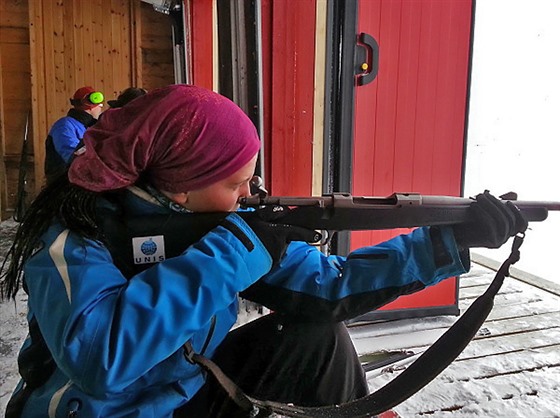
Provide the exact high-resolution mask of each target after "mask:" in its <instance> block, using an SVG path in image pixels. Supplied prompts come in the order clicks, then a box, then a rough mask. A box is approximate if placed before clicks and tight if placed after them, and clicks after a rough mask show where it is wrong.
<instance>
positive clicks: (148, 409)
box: [18, 204, 469, 418]
mask: <svg viewBox="0 0 560 418" xmlns="http://www.w3.org/2000/svg"><path fill="white" fill-rule="evenodd" d="M146 207H147V206H146V205H145V204H144V209H146ZM157 211H161V208H158V209H157ZM228 220H229V221H231V222H232V223H233V224H235V225H237V226H238V227H239V229H240V230H241V231H242V232H243V233H244V234H246V236H247V237H248V238H249V239H250V241H252V242H253V244H254V248H253V249H252V250H249V249H248V248H247V247H246V246H245V245H244V244H243V243H242V242H241V241H240V240H239V239H238V238H237V237H236V236H235V235H234V234H233V233H232V232H230V230H228V229H226V228H224V227H222V226H218V227H217V228H215V229H214V230H212V231H210V232H209V233H208V234H207V235H205V236H204V238H203V239H201V240H200V241H199V242H197V243H196V244H194V245H192V246H190V247H189V248H188V249H187V250H186V251H184V252H183V253H182V254H181V255H180V256H177V257H174V258H169V259H167V260H165V261H162V262H160V263H158V264H156V265H154V266H152V267H150V268H148V269H147V270H144V271H143V272H141V273H139V274H136V275H134V276H133V277H131V278H129V279H126V278H125V277H124V276H123V274H122V273H121V271H119V270H118V269H117V268H116V266H115V264H114V263H113V259H112V256H111V253H110V252H109V251H108V250H107V248H106V247H105V246H104V245H102V244H100V243H98V242H94V241H91V240H84V239H83V238H82V237H80V236H78V235H76V234H75V233H73V232H71V231H69V230H67V229H64V228H63V227H61V226H60V225H58V224H55V225H52V226H51V227H50V229H49V230H48V231H47V232H46V233H45V235H44V236H43V239H42V246H40V248H38V249H37V250H36V252H35V253H34V254H33V256H32V257H31V258H30V259H29V260H28V261H27V263H26V264H25V268H24V273H25V283H26V286H27V289H28V293H29V301H28V304H29V314H28V315H29V320H30V321H31V319H32V318H35V319H36V321H37V322H38V325H39V328H40V331H41V334H42V336H43V338H44V340H45V342H46V344H47V346H48V348H49V350H50V352H51V353H52V356H53V358H54V360H55V362H56V368H55V371H54V373H53V374H52V376H51V377H50V378H49V379H48V381H47V382H46V384H44V385H43V386H41V387H39V388H38V389H35V390H34V391H33V393H32V394H31V397H30V398H29V399H28V401H27V403H26V404H25V407H24V411H23V415H22V416H23V417H41V418H44V417H60V418H62V417H68V416H73V417H88V418H97V417H105V418H106V417H153V418H164V417H172V415H173V411H174V410H175V409H176V408H178V407H179V406H181V405H183V404H185V403H186V402H188V400H189V399H191V398H192V397H193V396H194V395H195V394H196V392H197V391H198V390H199V389H200V387H201V386H202V385H203V383H204V379H205V377H204V375H203V373H202V372H201V370H200V368H199V366H197V365H193V364H190V363H189V362H187V361H186V360H185V358H184V355H183V349H182V346H183V344H184V343H185V342H186V341H191V343H192V345H193V347H194V349H195V351H197V352H200V350H202V347H203V346H204V344H205V342H206V341H207V339H209V344H208V345H207V348H206V351H205V352H204V353H203V354H204V355H206V356H209V357H211V356H212V354H213V353H214V351H215V349H216V347H217V346H218V345H219V344H220V343H221V342H222V341H223V339H224V337H225V336H226V334H227V333H228V331H229V330H230V329H231V327H232V326H233V324H234V323H235V321H236V317H237V306H238V294H239V292H241V291H244V290H245V289H247V288H248V287H249V286H251V285H252V284H254V283H256V282H257V281H258V284H259V285H260V287H259V286H257V289H256V293H261V294H264V295H265V297H264V299H266V294H267V293H268V294H272V297H269V298H268V299H269V300H270V301H271V303H270V305H274V302H273V301H274V300H275V299H279V296H281V295H283V294H284V295H287V294H292V295H295V297H294V298H292V299H291V300H292V301H293V305H294V306H292V307H291V308H290V309H291V310H292V311H293V313H296V314H297V312H298V310H300V309H301V312H302V313H303V314H305V312H304V310H305V309H309V308H303V306H309V305H316V306H318V307H320V308H319V310H321V309H322V308H324V307H328V308H330V309H331V311H332V312H335V313H334V314H333V318H335V319H341V318H344V317H345V315H346V314H344V313H340V312H341V310H342V311H346V310H347V309H350V308H348V306H350V305H351V304H350V305H349V304H348V300H349V299H351V298H348V297H349V296H353V295H355V296H356V298H357V299H359V300H360V303H362V304H363V303H364V302H363V300H364V299H366V300H368V301H369V306H371V307H377V306H381V305H383V304H385V303H387V302H389V301H390V300H392V299H394V298H396V297H397V296H398V295H399V294H402V293H409V292H411V291H414V290H418V289H420V288H422V287H425V286H430V285H433V284H435V283H437V282H439V281H441V280H443V279H445V278H447V277H450V276H455V275H458V274H462V273H464V272H465V271H467V270H468V269H469V265H468V264H469V261H468V260H463V261H461V257H460V254H459V252H458V250H457V247H456V244H455V241H454V238H453V234H452V231H451V229H450V228H448V227H443V228H441V245H443V247H444V250H445V251H446V252H447V254H448V255H449V260H448V263H447V264H445V265H439V266H436V263H435V262H434V248H433V246H432V242H431V239H430V234H429V229H428V228H419V229H416V230H415V231H413V232H412V233H411V234H409V235H403V236H399V237H396V238H394V239H392V240H390V241H387V242H385V243H383V244H380V245H376V246H373V247H365V248H361V249H359V250H357V251H354V252H353V253H352V254H350V255H349V256H348V257H347V258H344V257H339V256H330V257H327V256H324V255H323V254H322V253H321V252H320V251H318V250H317V249H316V248H314V247H312V246H309V245H307V244H305V243H302V242H294V243H292V244H290V245H289V247H288V249H287V252H286V255H285V257H284V259H283V260H282V262H281V263H280V265H279V266H278V267H277V268H275V269H274V270H273V271H271V272H269V270H270V268H271V264H272V260H271V257H270V256H269V254H268V253H267V251H266V249H265V248H264V246H263V245H262V244H261V243H260V241H259V240H258V239H257V237H256V235H255V234H254V233H253V231H252V230H251V229H250V228H249V227H248V225H247V224H246V223H245V222H244V221H243V220H242V219H241V217H240V216H238V215H237V214H230V215H229V216H228ZM438 251H441V248H440V249H439V250H438ZM440 264H441V263H440ZM259 279H260V280H259ZM249 293H250V292H249ZM298 298H299V299H298ZM343 300H344V302H343ZM298 301H299V302H298ZM265 302H266V300H265ZM300 302H301V305H299V306H298V304H299V303H300ZM321 306H322V307H321ZM341 306H343V307H342V308H341ZM271 307H272V308H274V309H283V308H285V306H284V307H282V306H281V305H279V306H271ZM327 310H328V309H327ZM337 312H338V313H337ZM212 322H215V328H214V329H213V331H211V323H212ZM28 344H29V338H28V340H27V341H26V342H25V344H24V347H23V349H22V351H23V350H24V349H25V347H26V345H28ZM18 389H21V383H20V385H19V387H18ZM72 413H74V415H71V414H72Z"/></svg>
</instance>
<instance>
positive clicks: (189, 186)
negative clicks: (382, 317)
mask: <svg viewBox="0 0 560 418" xmlns="http://www.w3.org/2000/svg"><path fill="white" fill-rule="evenodd" d="M259 147H260V141H259V138H258V136H257V133H256V130H255V128H254V126H253V124H252V123H251V121H250V120H249V119H248V117H247V116H246V115H245V114H244V113H243V112H242V111H241V110H240V109H239V108H238V107H237V106H236V105H235V104H234V103H232V102H231V101H230V100H228V99H226V98H224V97H223V96H220V95H218V94H216V93H213V92H211V91H207V90H204V89H201V88H197V87H194V86H187V85H176V86H170V87H166V88H163V89H159V90H154V91H152V92H150V93H148V94H147V95H145V96H143V97H140V98H138V99H136V100H134V101H133V102H131V103H130V104H129V105H127V106H125V107H123V108H122V109H117V110H114V111H111V112H108V113H107V115H106V116H105V117H104V118H102V120H101V121H100V122H99V123H98V124H96V125H95V126H94V127H92V128H91V129H89V130H88V131H87V132H86V134H85V137H84V147H83V148H82V149H81V150H79V151H78V152H77V155H76V156H75V157H74V160H73V162H72V163H71V166H70V168H69V171H68V172H67V173H66V174H65V175H63V176H62V177H60V178H58V179H57V180H56V181H55V182H54V183H53V184H51V185H49V186H48V187H47V188H46V189H44V190H43V191H42V192H41V193H40V194H39V196H38V197H37V198H36V200H35V201H34V202H33V204H32V205H31V207H30V208H29V210H28V212H27V213H26V215H25V219H24V220H23V222H22V224H21V225H20V228H19V230H18V233H17V236H16V240H15V242H14V244H13V246H12V248H11V250H10V252H9V258H8V259H7V260H6V263H5V264H4V266H3V268H2V275H3V282H2V286H1V290H2V296H3V298H9V297H15V295H16V292H17V291H18V290H19V288H20V287H23V289H24V290H25V291H26V292H27V294H28V296H29V297H28V306H29V314H28V318H29V330H30V333H29V336H28V338H27V339H26V341H25V343H24V345H23V347H22V349H21V352H20V355H19V369H20V373H21V375H22V379H21V381H20V383H19V384H18V386H17V388H16V389H15V391H14V394H13V395H12V398H11V400H10V403H9V405H8V412H7V416H8V417H16V416H17V417H45V416H51V417H68V416H74V417H78V416H83V417H88V418H93V417H125V416H126V417H130V416H135V417H157V418H162V417H214V416H224V417H232V416H247V412H246V411H243V410H242V409H240V408H239V407H238V406H237V405H236V404H234V403H233V402H231V401H230V400H229V398H228V396H226V395H225V393H224V391H223V390H222V389H221V388H220V386H219V385H218V384H217V383H216V382H215V381H214V379H213V378H211V377H208V376H207V375H206V373H205V372H204V371H203V370H202V369H201V367H200V366H199V365H198V364H195V363H193V362H192V361H190V360H192V354H193V353H197V354H202V355H203V356H204V357H207V358H211V359H212V360H213V361H214V362H216V363H217V364H218V365H219V366H220V367H221V368H222V370H223V371H224V372H225V373H226V375H228V376H229V377H230V378H231V379H232V380H233V381H235V382H236V383H237V384H238V385H239V386H240V387H241V388H242V389H243V390H244V391H245V392H246V393H247V394H249V395H251V396H253V397H256V398H260V399H269V400H273V401H280V402H292V403H294V404H297V405H308V406H320V405H330V404H340V403H343V402H347V401H350V400H353V399H357V398H359V397H362V396H365V395H366V394H367V393H368V388H367V384H366V380H365V376H364V372H363V370H362V368H361V366H360V362H359V361H358V358H357V355H356V352H355V350H354V348H353V345H352V342H351V340H350V338H349V335H348V332H347V330H346V328H345V326H344V325H343V323H342V322H341V321H344V320H346V319H350V318H352V317H355V316H357V315H360V314H362V313H364V312H367V311H370V310H373V309H376V308H378V307H380V306H382V305H384V304H386V303H388V302H390V301H392V300H394V299H395V298H397V297H398V296H400V295H403V294H409V293H413V292H416V291H418V290H421V289H423V288H425V287H427V286H431V285H434V284H436V283H438V282H439V281H441V280H443V279H445V278H447V277H450V276H456V275H459V274H462V273H464V272H466V271H467V270H468V269H469V268H470V263H469V256H468V248H469V247H472V246H487V247H499V246H501V245H502V244H503V243H504V242H505V241H507V239H508V238H509V237H510V236H512V235H514V234H515V233H516V232H518V231H519V230H522V229H523V228H524V227H526V222H524V220H523V219H522V218H521V216H520V215H519V212H518V211H517V210H516V208H515V207H513V206H508V205H504V204H503V203H501V202H500V201H498V200H497V199H496V198H494V197H493V196H491V195H490V194H488V193H485V194H481V195H479V196H478V197H477V201H476V202H475V203H473V207H475V208H476V210H474V212H475V213H476V214H477V215H476V216H475V218H476V219H475V220H474V221H473V222H472V223H471V224H469V225H466V226H465V225H459V226H454V227H431V228H428V227H425V228H418V229H416V230H414V231H413V232H411V233H410V234H407V235H402V236H399V237H396V238H393V239H391V240H389V241H387V242H385V243H382V244H379V245H376V246H372V247H364V248H360V249H358V250H356V251H354V252H353V253H351V254H350V255H349V256H348V257H340V256H325V255H323V254H322V253H321V252H320V251H318V250H317V249H316V248H315V247H313V246H311V245H309V244H307V243H306V241H307V242H309V241H312V240H313V239H315V238H316V234H315V232H314V231H309V230H306V229H302V228H299V227H291V226H287V225H278V224H275V223H274V222H273V221H272V222H270V221H267V220H266V218H267V217H266V216H261V215H259V214H258V213H259V212H253V213H251V214H244V216H243V217H241V216H240V215H239V213H236V211H237V210H238V207H239V206H238V200H239V198H241V197H246V196H248V195H249V194H250V191H249V181H250V179H251V177H252V176H253V172H254V170H255V164H256V160H257V153H258V150H259ZM216 211H218V212H231V213H230V214H229V215H227V217H225V219H224V220H223V222H221V223H220V225H218V226H216V227H214V228H213V229H212V230H210V231H208V233H206V234H205V235H204V236H203V237H202V238H201V239H200V240H198V241H196V242H194V243H192V245H188V244H185V247H184V248H183V249H182V251H181V253H180V255H178V256H176V257H172V258H169V259H166V260H164V261H162V262H159V263H157V264H155V265H153V266H151V267H149V268H147V269H145V270H144V271H141V272H136V273H130V270H129V269H128V267H130V264H132V260H130V259H129V260H127V259H126V257H124V258H125V259H124V261H123V254H121V253H120V248H119V245H118V243H117V242H116V241H115V236H117V241H118V234H115V231H119V225H122V224H124V222H125V221H126V220H131V219H134V218H135V217H139V216H145V215H147V214H148V215H149V214H153V215H155V214H172V213H176V212H179V213H187V212H216ZM240 293H241V294H242V295H243V296H244V297H246V298H248V299H250V300H253V301H255V302H259V303H262V304H264V305H266V306H267V307H269V308H271V309H272V310H273V311H274V313H273V314H269V315H266V316H265V317H263V318H260V319H258V320H255V321H253V322H250V323H249V324H246V325H243V326H241V327H238V328H236V329H235V330H233V331H232V330H231V329H232V327H233V325H234V323H235V321H236V318H237V307H238V295H239V294H240Z"/></svg>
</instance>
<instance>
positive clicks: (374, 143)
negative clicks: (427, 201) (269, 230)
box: [351, 0, 472, 309]
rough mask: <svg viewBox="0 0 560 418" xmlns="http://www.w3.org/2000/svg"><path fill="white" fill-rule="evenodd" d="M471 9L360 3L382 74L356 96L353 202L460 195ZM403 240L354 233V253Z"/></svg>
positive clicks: (447, 290) (451, 295)
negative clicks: (402, 195)
mask: <svg viewBox="0 0 560 418" xmlns="http://www.w3.org/2000/svg"><path fill="white" fill-rule="evenodd" d="M471 7H472V4H471V0H446V1H444V0H424V1H407V0H362V1H360V2H359V19H358V31H359V32H366V33H369V34H371V35H372V36H373V37H374V38H375V39H376V40H377V41H378V43H379V73H378V76H377V78H376V80H374V81H373V82H372V83H371V84H368V85H365V86H361V87H358V88H357V89H356V102H355V105H356V120H355V144H354V147H355V148H354V170H353V189H352V193H353V194H354V195H370V196H386V195H389V194H391V193H393V192H418V193H423V194H443V195H454V196H459V195H460V192H461V172H462V162H463V143H464V130H465V115H466V103H467V83H468V72H469V56H470V36H471ZM399 232H403V231H372V232H360V233H353V234H352V237H351V247H352V248H357V247H361V246H363V245H368V244H371V243H377V242H380V241H383V240H386V239H388V238H390V237H392V236H394V235H396V234H397V233H399ZM404 232H406V231H404ZM455 286H456V283H455V282H454V280H448V281H446V282H445V283H442V284H441V285H438V286H436V287H435V288H431V289H427V290H426V291H423V292H421V293H419V294H417V295H414V296H407V297H403V298H400V299H399V300H398V301H397V302H396V303H393V304H391V305H389V306H388V307H387V308H388V309H393V308H402V307H412V306H416V305H420V306H440V305H447V304H453V303H455Z"/></svg>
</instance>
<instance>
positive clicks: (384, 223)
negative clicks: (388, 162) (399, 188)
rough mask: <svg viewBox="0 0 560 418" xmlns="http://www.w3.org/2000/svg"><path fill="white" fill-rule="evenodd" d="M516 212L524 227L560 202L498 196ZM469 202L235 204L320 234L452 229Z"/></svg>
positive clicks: (402, 196) (397, 197)
mask: <svg viewBox="0 0 560 418" xmlns="http://www.w3.org/2000/svg"><path fill="white" fill-rule="evenodd" d="M500 198H501V199H502V201H503V202H508V201H509V202H511V203H513V204H514V205H515V206H517V207H518V208H519V210H520V211H521V213H522V214H523V216H524V217H525V219H527V221H529V222H540V221H544V220H545V219H546V218H547V217H548V211H550V210H552V211H557V210H560V202H552V201H523V200H517V194H515V193H513V192H510V193H507V194H505V195H503V196H500ZM473 202H474V200H473V199H471V198H465V197H452V196H431V195H421V194H418V193H393V194H392V195H390V196H387V197H366V196H360V197H355V196H352V195H350V194H348V193H333V194H329V195H324V196H321V197H288V196H280V197H278V196H268V195H267V193H266V191H265V190H264V189H263V190H262V191H259V193H258V194H256V195H254V196H251V197H245V198H242V199H240V201H239V203H240V205H241V207H242V208H255V209H256V210H257V211H258V210H259V209H260V208H264V207H267V206H268V207H270V206H272V207H274V208H275V209H274V210H275V211H276V212H278V215H277V218H275V222H281V223H284V224H288V225H296V226H301V227H305V228H309V229H315V230H324V231H368V230H382V229H394V228H414V227H420V226H436V225H453V224H458V223H463V222H468V221H469V219H470V216H471V215H470V205H471V204H472V203H473Z"/></svg>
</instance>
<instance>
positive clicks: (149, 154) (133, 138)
mask: <svg viewBox="0 0 560 418" xmlns="http://www.w3.org/2000/svg"><path fill="white" fill-rule="evenodd" d="M84 146H85V151H84V150H80V151H79V152H77V155H76V157H75V158H74V161H73V162H72V164H71V165H70V169H69V173H68V176H69V179H70V182H71V183H73V184H76V185H78V186H81V187H83V188H85V189H87V190H91V191H95V192H103V191H109V190H117V189H122V188H125V187H127V186H130V185H133V184H134V183H135V182H136V181H137V180H138V179H139V177H140V175H143V178H145V179H147V181H149V182H150V183H151V184H152V185H153V186H154V187H156V188H158V189H159V190H165V191H168V192H172V193H179V192H188V191H191V190H196V189H201V188H204V187H206V186H209V185H211V184H214V183H216V182H218V181H221V180H223V179H225V178H227V177H229V176H230V175H232V174H233V173H235V172H236V171H237V170H239V169H240V168H242V167H243V166H244V165H246V164H247V163H248V162H249V161H250V160H251V159H252V158H253V157H254V156H255V155H256V154H257V152H258V150H259V147H260V140H259V137H258V135H257V131H256V129H255V126H254V125H253V123H252V122H251V120H250V119H249V118H248V117H247V115H246V114H245V113H243V111H242V110H241V109H240V108H239V107H238V106H237V105H236V104H235V103H233V102H232V101H230V100H229V99H227V98H226V97H224V96H221V95H219V94H217V93H214V92H212V91H210V90H206V89H203V88H200V87H195V86H192V85H173V86H168V87H164V88H161V89H157V90H153V91H151V92H150V93H148V94H146V95H145V96H142V97H139V98H137V99H136V100H134V101H132V102H130V103H129V104H127V105H126V106H125V107H123V108H120V109H112V110H108V111H106V112H105V113H104V114H103V116H102V117H101V119H100V121H99V122H98V123H96V124H95V125H94V126H93V127H91V128H89V129H88V130H87V131H86V133H85V136H84Z"/></svg>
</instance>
